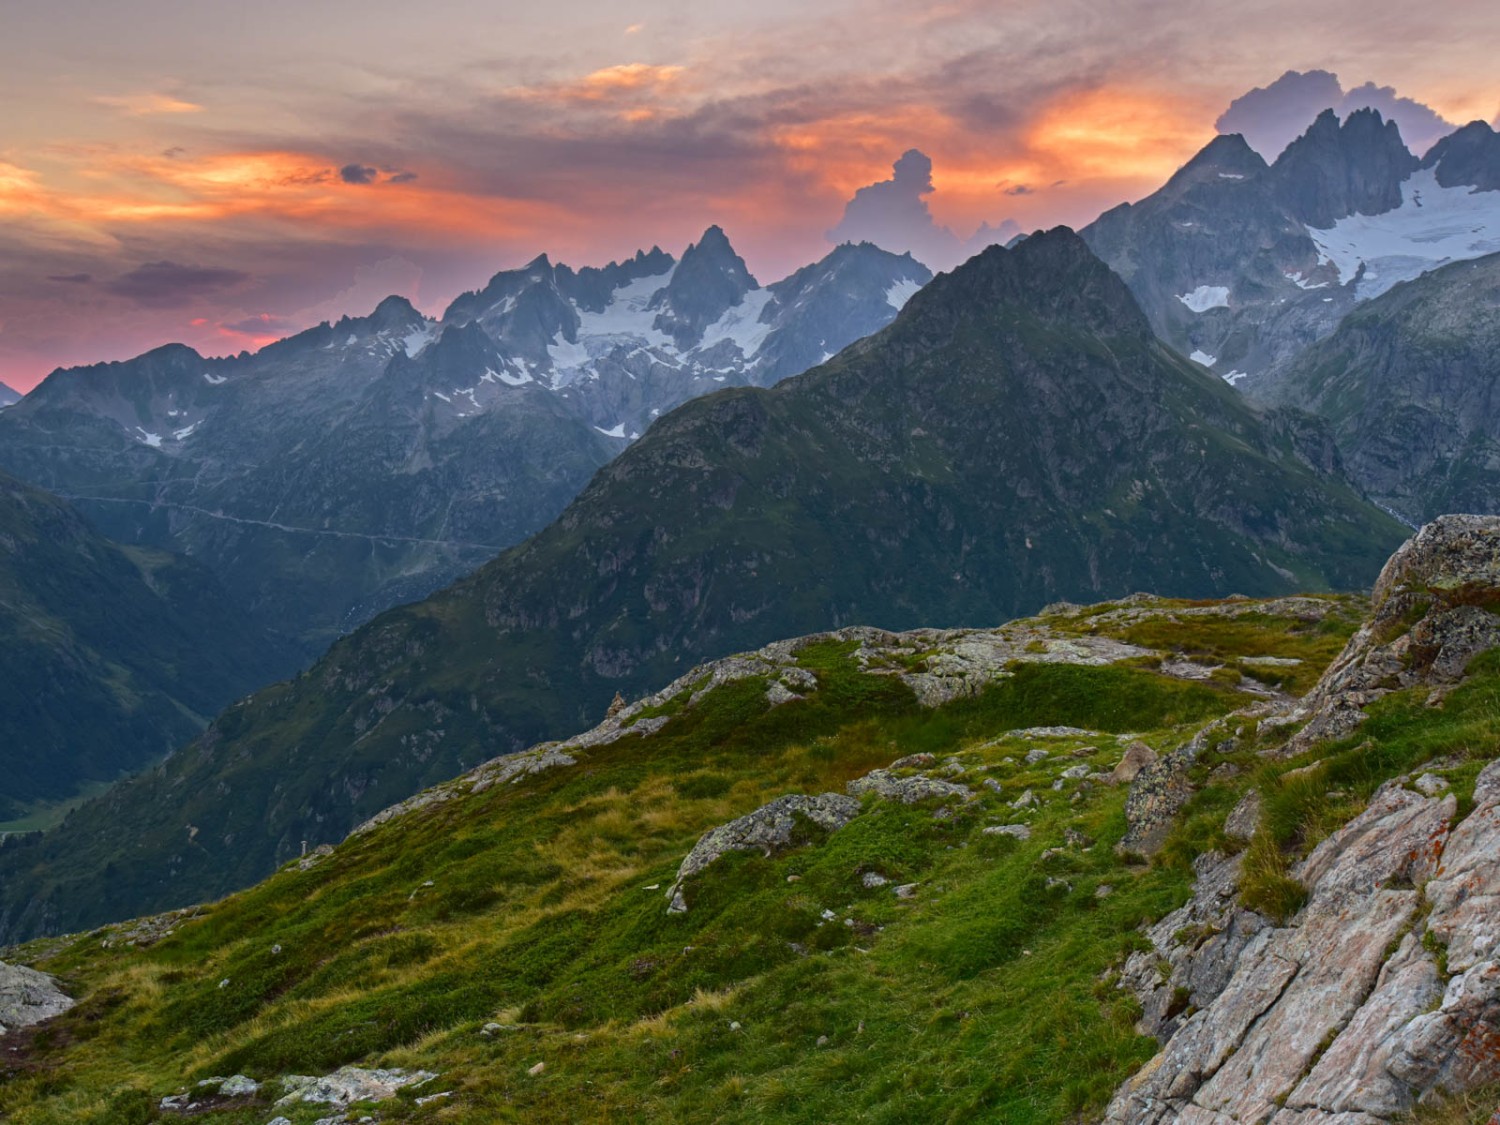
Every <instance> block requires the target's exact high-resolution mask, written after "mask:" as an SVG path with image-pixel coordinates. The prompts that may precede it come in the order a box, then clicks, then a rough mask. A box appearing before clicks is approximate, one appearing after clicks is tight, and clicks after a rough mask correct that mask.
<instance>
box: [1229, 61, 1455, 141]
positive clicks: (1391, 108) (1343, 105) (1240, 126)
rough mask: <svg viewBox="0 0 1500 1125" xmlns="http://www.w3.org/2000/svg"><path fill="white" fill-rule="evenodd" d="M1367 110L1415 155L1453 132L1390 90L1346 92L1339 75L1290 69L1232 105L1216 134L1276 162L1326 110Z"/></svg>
mask: <svg viewBox="0 0 1500 1125" xmlns="http://www.w3.org/2000/svg"><path fill="white" fill-rule="evenodd" d="M1367 107H1368V108H1373V109H1376V110H1379V111H1380V115H1381V116H1382V117H1384V118H1386V119H1387V120H1389V121H1394V122H1396V125H1397V127H1398V128H1399V129H1400V130H1401V136H1402V138H1403V139H1404V140H1405V141H1406V144H1407V147H1408V148H1410V149H1411V150H1412V151H1413V152H1415V153H1418V154H1421V153H1424V152H1426V151H1427V150H1428V149H1429V148H1431V147H1432V145H1433V144H1435V143H1436V142H1437V141H1438V140H1439V139H1440V138H1442V137H1444V136H1446V135H1447V134H1449V133H1451V132H1452V131H1453V130H1454V129H1456V128H1457V126H1456V125H1454V124H1453V123H1452V122H1450V121H1445V120H1444V119H1443V118H1442V116H1440V115H1439V114H1438V113H1437V112H1435V111H1434V110H1433V109H1432V108H1431V107H1429V106H1426V105H1423V104H1422V103H1421V102H1419V101H1416V100H1415V99H1413V98H1405V97H1402V96H1401V95H1400V94H1398V93H1397V92H1396V90H1395V88H1394V87H1391V86H1376V85H1375V84H1374V83H1373V82H1366V83H1365V84H1364V85H1363V86H1356V87H1355V88H1354V89H1352V90H1345V89H1344V87H1343V84H1342V83H1341V82H1340V81H1339V78H1338V75H1336V74H1332V73H1330V72H1329V71H1326V70H1309V71H1306V72H1299V71H1295V70H1289V71H1287V72H1286V73H1285V74H1283V75H1282V76H1281V77H1280V78H1278V79H1277V80H1276V81H1275V82H1272V83H1271V84H1270V85H1269V86H1257V87H1256V88H1255V89H1253V90H1251V91H1250V92H1249V93H1248V94H1244V95H1241V96H1240V97H1238V98H1236V99H1235V100H1234V101H1233V102H1231V103H1230V105H1229V108H1228V109H1227V110H1225V111H1224V113H1223V115H1222V116H1221V117H1220V118H1219V120H1218V122H1217V123H1216V127H1217V128H1218V130H1219V132H1221V133H1240V134H1243V135H1244V138H1245V140H1246V141H1247V142H1248V143H1249V145H1250V147H1251V148H1253V149H1255V150H1256V151H1257V152H1259V153H1260V154H1261V155H1262V156H1264V157H1265V158H1266V159H1267V160H1275V159H1276V157H1278V156H1280V155H1281V152H1282V150H1283V149H1285V148H1286V146H1287V145H1289V144H1291V142H1292V141H1294V140H1296V139H1297V138H1298V137H1299V136H1301V135H1302V134H1303V133H1304V132H1306V131H1307V127H1308V126H1309V125H1311V124H1312V123H1313V121H1314V119H1315V118H1316V117H1317V116H1318V114H1320V113H1322V112H1323V111H1324V110H1325V109H1332V110H1334V111H1335V112H1336V113H1338V115H1339V116H1340V117H1347V116H1349V114H1351V113H1353V112H1354V111H1355V110H1357V109H1365V108H1367Z"/></svg>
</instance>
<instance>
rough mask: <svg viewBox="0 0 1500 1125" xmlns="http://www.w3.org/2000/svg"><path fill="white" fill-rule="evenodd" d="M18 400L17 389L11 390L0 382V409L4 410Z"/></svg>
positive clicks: (19, 398)
mask: <svg viewBox="0 0 1500 1125" xmlns="http://www.w3.org/2000/svg"><path fill="white" fill-rule="evenodd" d="M20 401H21V393H20V392H19V391H14V390H11V388H9V387H7V386H6V385H5V384H4V383H0V410H4V409H5V408H6V407H7V406H14V405H15V404H16V403H18V402H20Z"/></svg>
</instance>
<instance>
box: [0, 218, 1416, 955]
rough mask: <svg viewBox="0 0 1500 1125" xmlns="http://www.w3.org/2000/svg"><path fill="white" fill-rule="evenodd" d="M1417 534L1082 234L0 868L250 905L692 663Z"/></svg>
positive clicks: (991, 281) (712, 412)
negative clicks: (486, 764) (262, 883)
mask: <svg viewBox="0 0 1500 1125" xmlns="http://www.w3.org/2000/svg"><path fill="white" fill-rule="evenodd" d="M458 331H460V332H461V331H462V330H458ZM454 335H455V330H453V329H450V330H449V331H448V332H447V333H445V338H453V337H454ZM398 366H399V365H398ZM1400 538H1401V529H1400V527H1399V525H1398V524H1396V523H1395V521H1393V520H1391V519H1389V518H1388V517H1386V516H1385V515H1383V514H1382V513H1380V512H1379V511H1378V510H1376V509H1375V508H1373V507H1372V506H1370V505H1368V504H1367V503H1365V502H1364V501H1363V500H1362V499H1361V498H1360V496H1359V495H1358V494H1357V492H1356V491H1355V490H1354V489H1353V488H1351V486H1350V485H1349V484H1348V483H1347V481H1346V480H1345V478H1344V477H1343V475H1342V471H1341V468H1340V462H1339V457H1338V454H1337V451H1336V449H1335V447H1334V445H1333V442H1332V440H1331V438H1330V436H1329V434H1328V433H1327V431H1326V429H1324V428H1323V427H1322V426H1321V425H1320V424H1319V423H1317V422H1316V421H1314V420H1313V419H1311V418H1309V417H1307V416H1305V415H1300V414H1297V413H1295V412H1289V411H1283V412H1271V413H1268V414H1260V413H1257V412H1256V411H1255V410H1253V409H1251V408H1250V407H1249V406H1248V405H1247V404H1246V403H1245V402H1244V400H1243V399H1242V398H1241V397H1240V396H1239V395H1238V394H1237V393H1236V392H1235V391H1234V390H1233V389H1231V388H1230V387H1228V386H1226V385H1225V384H1224V383H1223V382H1222V381H1221V380H1218V379H1216V378H1214V377H1212V376H1211V375H1209V374H1207V373H1206V372H1204V371H1203V370H1202V369H1201V368H1200V367H1198V366H1197V365H1195V364H1193V363H1190V362H1189V361H1187V360H1185V359H1183V358H1182V357H1181V356H1179V355H1177V354H1176V353H1174V352H1173V351H1171V349H1169V348H1167V347H1166V346H1164V345H1163V344H1162V343H1161V342H1160V341H1158V340H1157V339H1156V337H1155V336H1154V335H1153V334H1152V331H1151V326H1150V324H1149V322H1148V321H1147V319H1146V317H1145V316H1144V314H1143V313H1142V312H1141V310H1140V308H1139V306H1138V305H1137V304H1136V302H1135V300H1134V298H1133V297H1132V296H1131V294H1130V292H1129V290H1128V289H1127V288H1126V286H1125V285H1124V284H1123V283H1122V282H1121V280H1120V279H1119V278H1118V277H1117V276H1116V275H1115V274H1113V273H1112V272H1111V271H1110V270H1109V269H1108V268H1107V267H1106V266H1105V265H1104V264H1103V263H1102V262H1101V261H1099V259H1097V258H1096V257H1094V255H1093V254H1091V253H1090V252H1089V250H1088V248H1087V246H1086V245H1085V243H1084V242H1083V241H1082V240H1081V239H1080V238H1079V237H1078V236H1077V235H1075V234H1074V233H1073V232H1072V231H1069V230H1067V229H1065V228H1059V229H1058V230H1055V231H1050V232H1046V233H1044V234H1038V235H1034V236H1032V237H1031V238H1028V239H1026V240H1025V241H1023V242H1021V243H1020V244H1019V245H1018V246H1017V247H1016V248H1015V249H1013V250H1005V249H1002V248H1000V247H993V248H991V249H989V250H987V251H985V252H984V253H982V254H981V255H979V256H978V257H976V258H974V259H972V260H971V261H970V262H968V263H967V264H965V265H964V266H962V267H960V268H959V269H957V270H955V271H954V272H953V273H951V274H945V275H942V276H941V277H939V278H938V279H937V280H935V281H934V282H933V283H931V284H930V285H928V286H927V287H926V288H924V289H923V290H922V291H921V292H920V293H918V294H917V295H916V296H915V297H913V298H912V299H911V301H910V302H908V303H907V304H906V306H905V308H904V309H903V310H902V312H901V313H900V315H899V316H898V317H897V318H896V320H895V321H894V322H893V323H892V324H891V325H889V326H888V327H887V328H885V329H883V330H881V331H880V332H877V333H875V334H874V335H873V336H871V337H869V338H868V339H866V340H864V341H862V342H860V343H859V344H857V345H855V346H853V347H851V348H848V349H846V350H845V351H843V352H842V353H840V354H839V355H838V356H837V357H835V358H834V359H832V360H830V361H829V362H828V363H826V364H824V365H822V366H819V367H816V368H814V369H813V370H811V371H810V372H808V373H806V374H804V375H802V376H799V377H797V378H793V379H790V380H785V381H783V382H781V383H779V384H777V385H776V386H775V387H772V388H770V389H758V388H738V389H729V390H725V391H722V392H719V393H716V394H712V395H708V396H706V397H703V398H699V399H696V400H694V401H692V402H690V403H687V404H685V405H684V406H682V407H680V408H678V409H677V410H676V411H673V412H672V413H671V414H669V415H667V416H665V417H663V418H662V419H661V420H660V421H659V422H658V423H657V424H656V425H654V426H652V427H651V429H650V430H649V431H648V432H647V433H646V434H645V435H644V436H643V437H642V438H641V439H640V440H639V441H637V442H635V443H634V444H632V445H631V446H630V447H629V448H628V449H627V450H626V451H625V452H624V453H622V454H621V455H620V456H619V457H617V458H616V459H615V460H614V461H612V462H611V463H610V464H609V466H607V467H606V468H605V469H604V470H603V471H602V472H600V473H599V474H598V475H597V476H596V477H595V479H594V481H593V482H592V483H591V484H590V486H589V487H588V488H587V489H585V490H584V492H583V493H582V494H581V495H580V496H579V497H578V498H577V499H576V500H575V501H574V502H573V503H572V504H570V505H569V506H568V508H567V509H566V510H565V511H564V513H563V514H562V516H561V517H560V518H559V519H558V520H557V521H556V522H554V523H553V524H552V525H551V526H550V527H548V528H547V529H546V530H545V531H544V532H542V533H540V534H539V535H537V536H535V537H533V538H532V539H530V540H529V541H527V542H526V543H525V544H523V545H521V546H519V547H516V548H514V549H512V550H510V551H507V552H505V553H504V554H502V555H500V556H499V557H498V558H497V559H496V560H494V561H493V562H491V563H489V564H487V565H486V566H484V567H483V568H481V569H480V570H479V571H477V572H476V573H475V574H474V575H472V576H470V577H469V578H466V579H464V580H463V581H461V582H459V583H457V584H455V585H454V586H452V587H450V588H449V589H447V590H445V591H443V592H442V593H440V594H438V595H436V596H434V597H432V598H429V599H428V600H426V601H425V602H422V603H420V604H417V605H413V606H408V607H404V608H400V609H397V610H393V611H391V612H389V613H387V614H384V615H382V616H380V617H378V618H376V619H375V620H374V621H372V622H370V623H369V624H368V625H366V626H364V627H363V628H362V629H360V630H358V631H357V632H356V633H355V634H353V635H352V636H351V637H349V638H347V639H345V640H342V641H340V642H338V643H337V644H335V645H334V646H333V647H332V649H330V651H329V652H328V654H327V655H326V656H325V657H324V658H323V659H322V660H321V661H319V662H318V664H316V665H315V666H314V667H313V668H312V669H310V670H309V671H308V672H306V673H305V674H303V675H301V676H299V677H298V678H297V679H296V680H294V681H291V682H289V683H286V684H281V685H277V686H276V687H273V688H270V689H267V690H266V691H264V692H261V693H258V694H257V695H256V696H254V697H252V698H251V699H249V700H247V701H245V702H243V703H241V704H239V705H237V706H235V707H234V708H231V709H230V710H229V711H227V712H225V714H224V715H222V716H221V717H220V718H219V720H218V721H216V722H215V724H214V725H213V726H212V727H211V729H210V730H209V731H208V733H207V734H206V735H205V736H204V737H203V738H201V739H199V740H198V741H196V742H195V743H194V744H192V745H191V746H189V747H187V748H185V749H184V750H182V751H181V752H179V753H177V754H175V755H173V756H172V757H171V758H170V759H169V760H168V761H167V762H166V763H164V764H163V765H162V766H161V767H159V768H157V769H154V770H152V771H148V772H147V773H145V774H143V775H141V776H140V777H137V778H135V779H133V780H131V781H129V782H126V783H124V784H122V785H120V786H117V787H116V788H115V789H114V790H112V791H111V792H110V793H109V794H108V795H107V796H106V797H104V798H102V799H101V800H100V801H99V802H97V803H95V804H94V805H92V806H90V807H89V808H87V809H86V810H81V811H80V813H78V814H75V815H74V816H73V817H72V818H71V819H70V820H69V821H68V822H67V823H66V824H64V825H63V826H62V827H61V828H60V829H58V830H56V831H54V832H52V833H50V834H48V835H47V836H46V837H44V838H42V839H41V840H39V841H35V842H32V843H30V844H29V845H28V846H26V847H24V848H13V849H8V850H7V851H6V852H0V872H3V879H0V885H3V891H0V936H3V937H6V938H12V939H13V938H15V937H17V936H19V935H24V934H30V933H36V932H42V931H47V930H57V929H75V928H78V927H80V926H85V925H90V924H93V923H94V922H96V921H99V920H103V919H104V918H108V917H113V916H118V915H119V914H120V913H121V912H136V911H140V910H145V909H151V908H157V907H167V906H173V905H178V904H181V903H184V902H189V901H193V900H194V899H196V898H202V897H212V896H214V895H217V894H220V893H222V892H224V891H226V890H229V889H231V888H233V887H236V886H243V885H245V884H246V883H248V882H250V881H251V880H253V879H255V878H258V877H260V876H262V875H264V874H265V873H266V872H267V871H269V870H270V869H271V868H272V867H273V866H274V865H275V864H276V863H278V862H280V861H282V860H284V859H286V858H288V857H289V856H294V855H296V854H297V853H298V851H299V849H300V848H301V847H302V846H303V842H304V841H308V842H311V843H314V844H316V843H321V842H331V841H334V840H337V839H339V838H340V837H341V836H342V835H343V833H344V832H346V831H348V829H350V828H352V827H353V826H354V825H355V824H356V823H358V822H359V821H360V820H361V819H363V818H364V817H366V816H369V815H371V814H373V813H374V812H376V811H378V810H379V809H380V808H383V807H385V806H386V805H389V804H391V803H392V802H394V801H397V800H400V799H401V798H402V797H405V796H406V795H408V794H410V793H411V792H413V791H414V790H415V789H417V788H419V787H421V786H422V785H426V784H431V783H433V782H435V781H438V780H441V779H443V778H446V777H449V776H452V775H453V774H454V773H455V772H457V771H459V770H461V769H464V768H468V767H472V766H473V765H476V764H478V762H480V761H483V760H485V759H487V758H490V757H493V756H495V755H496V754H503V753H506V752H510V751H515V750H519V749H521V748H523V747H524V746H526V745H528V744H530V743H532V742H535V741H537V740H539V739H542V738H548V737H561V736H564V735H567V734H570V733H572V732H574V731H576V730H577V729H579V728H580V727H582V726H585V725H587V722H588V721H589V720H590V719H591V718H594V717H596V716H597V715H599V714H601V713H602V712H603V710H604V708H605V705H606V704H607V703H608V702H609V700H610V698H611V696H613V695H614V694H615V693H616V692H623V693H627V694H637V693H640V692H642V691H643V690H646V689H648V688H650V687H652V686H653V685H654V684H659V683H662V682H665V681H666V680H669V679H672V678H673V677H674V676H675V675H677V674H680V673H681V672H682V671H683V670H685V669H686V668H687V667H689V666H690V665H691V664H692V662H694V661H696V660H698V659H703V658H709V657H714V656H721V655H724V654H726V653H730V652H734V651H737V650H741V649H745V648H749V647H754V646H756V645H759V644H764V643H766V642H768V641H771V640H774V639H776V638H778V637H783V636H788V635H793V634H798V633H805V632H809V631H814V630H817V629H824V628H834V627H838V626H841V625H845V624H851V623H860V624H875V625H880V626H883V627H886V628H904V627H909V626H913V625H917V624H925V625H934V624H936V625H961V624H963V625H972V624H975V623H980V622H987V621H988V622H999V621H1003V620H1006V619H1008V618H1011V617H1014V616H1016V615H1017V614H1022V613H1026V612H1033V611H1035V610H1037V609H1039V608H1041V607H1042V606H1043V605H1045V604H1047V603H1049V602H1054V601H1058V600H1060V599H1067V600H1096V599H1098V598H1107V597H1117V596H1123V595H1126V594H1129V593H1131V592H1132V591H1134V590H1137V589H1142V588H1150V589H1154V590H1160V591H1171V592H1172V593H1174V594H1177V595H1180V596H1187V597H1209V596H1222V595H1226V594H1230V593H1240V594H1249V595H1266V594H1276V593H1285V592H1290V591H1294V590H1298V589H1352V588H1360V587H1364V586H1366V585H1368V584H1369V582H1371V581H1372V580H1373V577H1374V575H1375V573H1376V572H1377V571H1378V569H1379V566H1380V563H1381V561H1382V560H1383V558H1384V557H1385V556H1386V555H1387V554H1388V553H1389V551H1390V549H1391V548H1392V547H1393V546H1394V545H1395V544H1396V543H1397V542H1399V541H1400ZM184 824H191V825H193V826H195V827H196V828H197V829H198V830H199V831H197V832H195V833H192V834H191V836H190V837H189V836H187V835H185V833H184V829H183V825H184ZM122 835H123V836H125V837H128V838H129V839H131V840H132V841H133V846H132V849H131V851H130V853H129V855H128V856H121V857H118V858H117V859H115V860H114V861H113V862H111V863H110V864H109V872H108V875H107V876H106V875H105V873H104V868H105V860H106V857H108V856H111V855H114V854H115V853H116V852H117V842H118V840H119V838H120V837H121V836H122Z"/></svg>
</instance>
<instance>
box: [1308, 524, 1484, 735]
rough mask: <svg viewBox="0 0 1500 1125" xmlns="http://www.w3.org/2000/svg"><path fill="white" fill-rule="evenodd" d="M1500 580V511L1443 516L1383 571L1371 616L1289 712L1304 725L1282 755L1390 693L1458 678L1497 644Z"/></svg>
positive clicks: (1342, 729) (1344, 725) (1441, 685)
mask: <svg viewBox="0 0 1500 1125" xmlns="http://www.w3.org/2000/svg"><path fill="white" fill-rule="evenodd" d="M1497 583H1500V516H1442V517H1440V518H1438V519H1436V520H1433V521H1432V522H1431V523H1429V524H1427V525H1426V526H1425V527H1423V528H1422V529H1421V530H1420V531H1418V532H1417V534H1416V535H1415V536H1413V537H1412V538H1411V539H1409V540H1408V541H1407V542H1406V543H1405V545H1403V546H1402V547H1401V548H1400V549H1399V550H1398V551H1397V552H1396V553H1395V554H1394V555H1392V556H1391V559H1390V561H1389V562H1387V563H1386V565H1385V567H1384V569H1382V570H1381V572H1380V578H1379V580H1378V581H1377V582H1376V583H1375V595H1374V602H1373V605H1372V607H1371V613H1370V617H1369V619H1368V620H1367V621H1366V622H1365V624H1364V625H1363V626H1361V628H1360V629H1359V631H1358V632H1356V633H1355V634H1354V636H1353V637H1351V638H1349V643H1348V644H1347V645H1345V646H1344V651H1343V652H1342V653H1340V654H1339V657H1338V659H1337V660H1335V661H1334V662H1333V664H1332V665H1330V666H1329V668H1328V670H1327V671H1326V672H1324V673H1323V675H1322V677H1321V678H1320V679H1319V680H1318V683H1317V685H1316V686H1315V687H1314V688H1313V690H1312V691H1310V692H1309V693H1308V694H1307V696H1306V697H1305V698H1304V699H1303V700H1302V702H1301V703H1300V704H1299V705H1298V707H1297V708H1296V709H1295V710H1294V711H1292V712H1291V714H1290V715H1288V716H1287V721H1288V722H1293V723H1302V724H1303V725H1302V727H1301V729H1300V730H1299V731H1298V732H1297V733H1296V734H1295V735H1294V736H1293V737H1292V738H1291V739H1289V740H1288V741H1287V743H1286V744H1285V747H1284V748H1283V750H1282V753H1283V754H1284V755H1285V756H1287V757H1292V756H1295V755H1297V754H1301V753H1303V752H1304V751H1306V750H1308V749H1310V748H1311V747H1313V746H1315V745H1317V744H1318V743H1319V742H1323V741H1325V740H1328V739H1336V738H1342V737H1344V736H1346V735H1348V734H1349V733H1351V732H1352V731H1353V730H1354V729H1355V727H1357V726H1358V725H1359V724H1360V723H1362V722H1363V721H1364V718H1365V708H1366V707H1367V706H1369V704H1371V703H1373V702H1374V701H1375V700H1377V699H1379V698H1380V697H1381V696H1384V695H1386V694H1388V693H1390V692H1391V691H1395V690H1397V689H1400V688H1407V687H1412V686H1415V685H1420V684H1427V685H1431V686H1433V687H1434V688H1435V689H1436V690H1437V691H1438V692H1442V691H1443V690H1444V689H1446V688H1448V687H1450V686H1452V685H1453V684H1455V683H1457V682H1458V681H1459V680H1460V679H1462V677H1463V675H1464V673H1465V671H1466V670H1467V668H1468V666H1469V662H1470V661H1472V660H1473V659H1474V657H1475V656H1477V655H1479V654H1480V653H1481V652H1485V651H1487V650H1489V649H1492V648H1495V647H1497V646H1500V617H1496V616H1495V615H1494V614H1493V613H1491V612H1490V611H1489V610H1488V609H1485V608H1482V607H1483V606H1485V605H1492V604H1495V603H1496V601H1497V597H1500V586H1497Z"/></svg>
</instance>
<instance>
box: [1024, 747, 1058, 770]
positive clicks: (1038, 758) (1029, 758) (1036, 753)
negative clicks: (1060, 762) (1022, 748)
mask: <svg viewBox="0 0 1500 1125" xmlns="http://www.w3.org/2000/svg"><path fill="white" fill-rule="evenodd" d="M1051 756H1052V755H1050V754H1048V753H1047V751H1045V750H1042V749H1040V748H1038V749H1036V750H1028V751H1027V752H1026V764H1027V765H1028V766H1034V765H1036V764H1037V763H1038V762H1045V761H1046V760H1047V759H1048V758H1050V757H1051Z"/></svg>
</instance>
